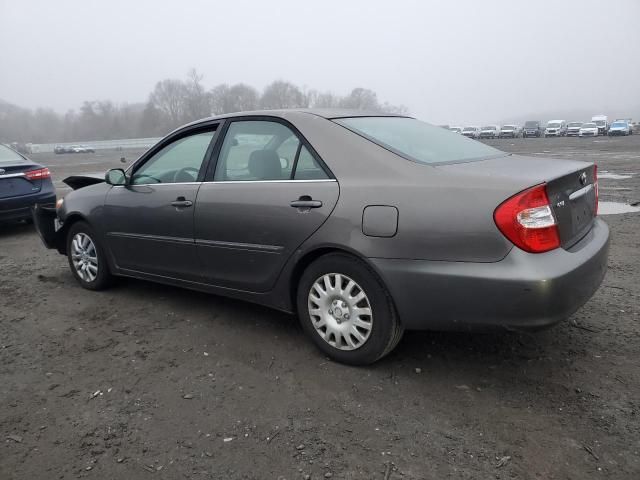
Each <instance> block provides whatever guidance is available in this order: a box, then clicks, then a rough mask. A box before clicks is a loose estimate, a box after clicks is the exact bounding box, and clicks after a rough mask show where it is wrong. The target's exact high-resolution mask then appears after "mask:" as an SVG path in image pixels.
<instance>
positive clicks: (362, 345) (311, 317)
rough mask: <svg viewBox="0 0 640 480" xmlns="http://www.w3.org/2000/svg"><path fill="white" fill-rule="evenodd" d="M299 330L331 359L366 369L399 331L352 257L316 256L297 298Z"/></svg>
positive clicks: (384, 295)
mask: <svg viewBox="0 0 640 480" xmlns="http://www.w3.org/2000/svg"><path fill="white" fill-rule="evenodd" d="M297 307H298V315H299V317H300V322H301V323H302V327H303V329H304V330H305V332H306V333H307V335H308V336H309V337H310V338H311V339H312V340H313V342H314V343H315V344H316V346H317V347H318V348H320V350H322V351H323V352H324V353H325V354H326V355H328V356H329V357H331V358H332V359H334V360H337V361H339V362H342V363H348V364H351V365H367V364H370V363H373V362H375V361H376V360H379V359H380V358H382V357H384V356H385V355H386V354H388V353H389V352H391V350H393V348H394V347H395V346H396V345H397V344H398V342H399V341H400V339H401V338H402V334H403V331H404V330H403V328H402V325H401V324H400V321H399V319H398V317H397V314H396V311H395V308H394V306H393V302H392V301H391V297H390V296H389V294H388V292H387V291H386V289H385V288H384V285H382V283H381V281H380V280H379V279H378V278H377V276H376V274H375V273H374V272H373V271H372V270H371V269H370V268H369V267H368V266H367V265H366V264H364V263H363V262H361V261H360V260H358V259H357V258H355V257H352V256H350V255H346V254H342V253H332V254H329V255H325V256H323V257H320V258H319V259H318V260H316V261H315V262H314V263H312V264H311V265H310V266H309V267H308V268H307V269H306V270H305V272H304V274H303V275H302V278H301V279H300V284H299V286H298V294H297Z"/></svg>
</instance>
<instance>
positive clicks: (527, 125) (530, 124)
mask: <svg viewBox="0 0 640 480" xmlns="http://www.w3.org/2000/svg"><path fill="white" fill-rule="evenodd" d="M538 125H539V123H538V122H532V121H529V122H526V123H525V124H524V126H525V127H529V128H536V127H537V126H538Z"/></svg>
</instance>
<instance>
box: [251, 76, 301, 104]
mask: <svg viewBox="0 0 640 480" xmlns="http://www.w3.org/2000/svg"><path fill="white" fill-rule="evenodd" d="M260 106H261V107H262V108H265V109H273V108H299V107H304V106H305V98H304V95H303V94H302V91H301V90H300V89H299V88H298V87H296V86H295V85H294V84H292V83H289V82H285V81H283V80H276V81H275V82H273V83H271V84H270V85H267V87H266V88H265V89H264V92H263V93H262V98H261V99H260Z"/></svg>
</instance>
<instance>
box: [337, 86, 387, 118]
mask: <svg viewBox="0 0 640 480" xmlns="http://www.w3.org/2000/svg"><path fill="white" fill-rule="evenodd" d="M340 104H341V106H342V107H344V108H353V109H355V110H370V111H372V112H376V111H379V110H380V105H379V104H378V96H377V95H376V92H374V91H373V90H369V89H367V88H354V89H353V90H351V93H350V94H349V95H347V96H346V97H344V98H343V99H342V101H341V102H340Z"/></svg>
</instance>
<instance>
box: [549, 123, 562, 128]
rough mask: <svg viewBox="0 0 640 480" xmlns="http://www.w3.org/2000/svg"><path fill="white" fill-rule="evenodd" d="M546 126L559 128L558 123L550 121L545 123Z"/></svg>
mask: <svg viewBox="0 0 640 480" xmlns="http://www.w3.org/2000/svg"><path fill="white" fill-rule="evenodd" d="M547 128H560V124H559V123H550V124H549V125H547Z"/></svg>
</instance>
